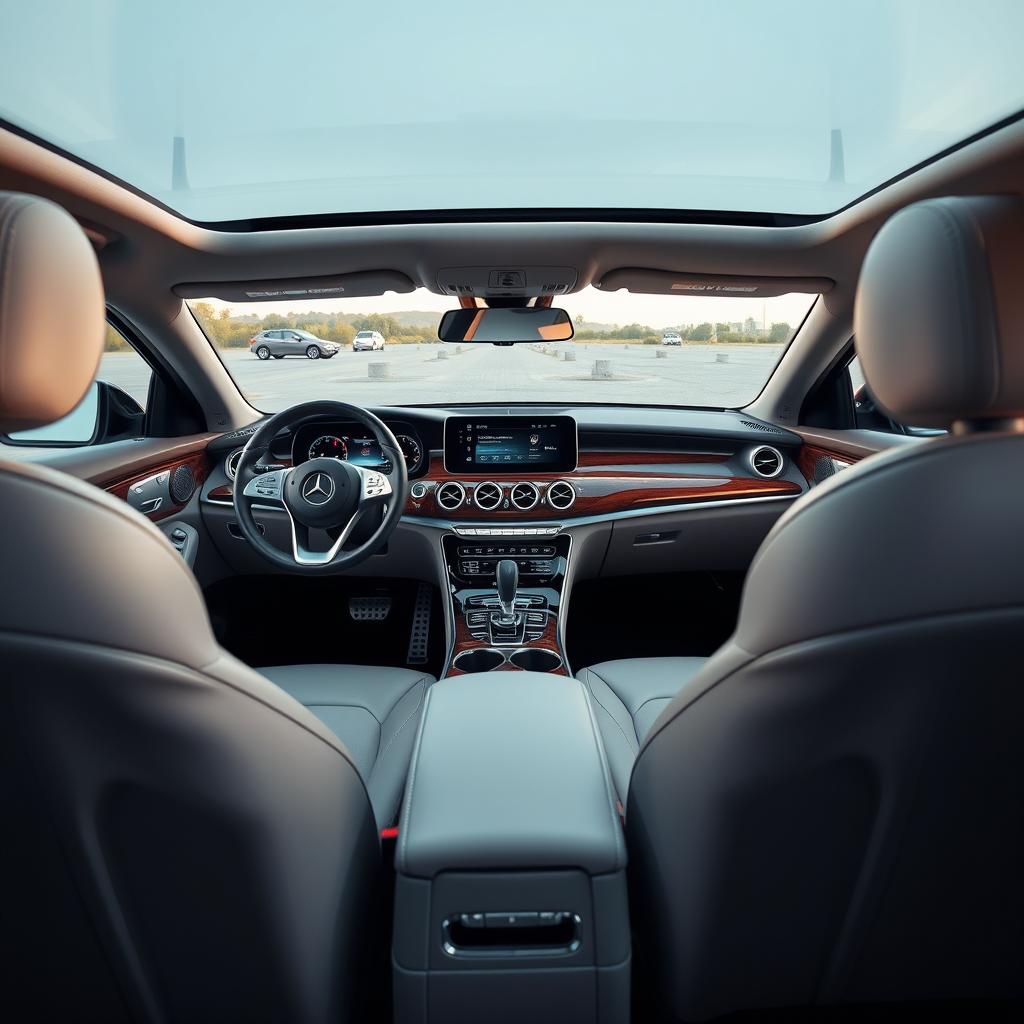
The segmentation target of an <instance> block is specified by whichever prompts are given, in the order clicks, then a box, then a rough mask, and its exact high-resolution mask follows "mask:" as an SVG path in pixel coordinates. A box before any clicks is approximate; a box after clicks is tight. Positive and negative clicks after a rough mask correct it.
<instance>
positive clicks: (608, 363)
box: [189, 288, 815, 412]
mask: <svg viewBox="0 0 1024 1024" xmlns="http://www.w3.org/2000/svg"><path fill="white" fill-rule="evenodd" d="M814 298H815V296H813V295H782V296H778V297H776V298H769V299H735V298H707V297H691V296H685V297H684V296H675V295H633V294H630V293H628V292H611V293H609V292H601V291H597V290H596V289H593V288H587V289H584V290H583V291H581V292H580V293H578V294H576V295H569V296H565V297H564V299H563V301H562V302H561V305H562V307H563V308H565V309H566V310H567V311H568V313H569V315H570V316H571V317H572V320H573V324H574V326H575V331H576V337H575V339H574V340H573V341H568V342H551V343H538V344H529V345H514V346H511V347H496V346H493V345H482V344H481V345H475V344H473V345H471V344H464V345H452V344H442V343H440V342H439V341H438V340H437V326H438V322H439V321H440V318H441V314H442V313H444V312H446V311H447V310H449V309H451V308H452V300H451V299H446V298H444V297H443V296H440V295H435V294H433V293H432V292H428V291H426V290H423V289H421V290H419V291H416V292H413V293H411V294H409V295H384V296H380V297H377V298H366V299H324V300H320V301H310V302H303V303H302V304H301V305H294V304H288V303H275V302H271V303H267V302H259V303H255V302H254V303H225V302H221V301H220V300H218V299H205V300H202V301H194V302H189V307H190V308H191V310H192V312H193V313H194V314H195V317H196V319H197V320H198V321H199V324H200V325H201V326H202V328H203V330H204V331H205V332H206V335H207V337H208V338H209V339H210V341H211V343H212V344H213V345H214V346H215V347H216V349H217V351H218V353H219V355H220V357H221V359H222V360H223V361H224V365H225V366H226V367H227V369H228V371H229V372H230V373H231V375H232V377H233V378H234V380H235V383H236V384H237V385H238V387H239V389H240V390H241V391H242V393H243V394H244V395H245V396H246V398H247V399H248V400H249V401H250V402H251V403H252V404H253V405H255V406H256V407H257V408H258V409H262V410H263V411H265V412H278V411H280V410H281V409H285V408H287V407H288V406H291V405H295V404H297V403H299V402H305V401H310V400H313V399H321V398H329V399H336V400H344V401H351V402H356V403H357V404H360V405H455V404H475V403H493V402H503V403H510V404H512V403H556V404H573V403H607V404H614V405H623V404H625V405H689V406H711V407H740V406H743V405H746V404H747V403H748V402H750V401H752V400H753V399H754V398H755V397H757V395H758V394H759V392H760V391H761V388H762V387H763V386H764V383H765V381H766V380H767V379H768V377H769V376H770V375H771V373H772V371H773V370H774V369H775V365H776V363H778V361H779V359H780V357H781V356H782V353H783V352H784V351H785V348H786V346H787V345H788V344H789V342H790V340H791V338H792V337H793V334H794V332H795V331H796V329H797V328H798V327H799V325H800V324H801V323H802V321H803V319H804V317H805V316H806V315H807V312H808V310H809V309H810V307H811V304H812V303H813V301H814ZM282 328H284V329H288V328H291V329H298V330H303V331H308V332H309V333H310V334H312V335H314V336H315V337H316V338H319V339H320V340H321V341H328V342H334V343H335V344H336V345H338V346H340V347H339V348H338V351H337V352H330V351H327V352H325V351H323V350H321V349H319V348H318V347H316V346H314V345H310V346H307V345H305V344H304V343H302V344H296V343H295V342H294V341H290V342H289V341H283V342H281V341H275V339H273V338H271V337H268V336H267V335H266V334H263V333H261V332H266V331H268V330H270V331H271V332H272V333H278V332H279V331H280V329H282ZM275 329H276V330H275ZM357 337H359V338H363V337H375V338H376V339H377V346H376V347H375V348H372V349H371V348H363V349H359V350H356V349H355V346H354V342H355V339H356V338H357ZM667 342H671V344H667Z"/></svg>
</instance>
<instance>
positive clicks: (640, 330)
mask: <svg viewBox="0 0 1024 1024" xmlns="http://www.w3.org/2000/svg"><path fill="white" fill-rule="evenodd" d="M577 320H579V318H577ZM666 330H669V328H666ZM664 333H665V331H659V330H657V329H656V328H654V327H650V326H648V325H647V324H626V326H625V327H613V328H611V329H609V330H595V329H594V328H590V327H577V328H576V332H575V337H576V340H577V341H635V342H638V343H639V344H641V345H658V344H660V343H661V338H662V335H663V334H664ZM678 334H679V336H680V337H681V338H682V339H683V341H693V342H718V343H720V344H725V345H778V344H784V343H785V342H787V341H789V339H790V338H791V337H792V335H793V328H792V327H791V326H790V325H789V324H788V323H785V322H780V323H773V324H772V326H771V328H770V329H769V330H768V331H767V332H765V333H760V334H748V333H747V332H745V331H734V330H733V329H732V325H731V324H725V323H711V322H707V323H702V324H694V325H693V326H692V327H682V328H680V329H679V331H678Z"/></svg>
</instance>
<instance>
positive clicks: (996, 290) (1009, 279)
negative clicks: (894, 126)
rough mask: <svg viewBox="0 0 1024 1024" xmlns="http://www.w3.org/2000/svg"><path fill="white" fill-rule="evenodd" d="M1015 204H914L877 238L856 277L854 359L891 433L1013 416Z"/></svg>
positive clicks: (1021, 383)
mask: <svg viewBox="0 0 1024 1024" xmlns="http://www.w3.org/2000/svg"><path fill="white" fill-rule="evenodd" d="M1022 238H1024V201H1022V200H1021V199H1020V197H1018V196H952V197H947V198H944V199H931V200H928V201H927V202H923V203H917V204H915V205H914V206H910V207H908V208H907V209H905V210H903V211H901V212H900V213H898V214H896V215H895V216H894V217H893V218H892V219H891V220H889V222H888V223H887V224H886V225H885V226H884V227H883V228H882V230H881V231H880V232H879V233H878V237H877V239H876V241H875V244H874V245H872V246H871V248H870V249H869V251H868V254H867V257H866V258H865V260H864V266H863V269H862V271H861V277H860V287H859V290H858V293H857V301H856V309H855V316H854V331H855V336H856V339H857V351H858V354H859V355H860V361H861V366H862V367H863V370H864V376H865V379H866V380H867V382H868V385H869V386H870V388H871V391H872V393H873V394H874V396H875V398H876V400H877V401H878V402H879V404H880V405H881V406H882V407H883V408H884V409H885V410H886V411H887V412H888V413H889V415H890V416H891V417H892V418H893V419H895V420H896V421H897V422H900V423H912V424H915V425H920V426H936V427H948V426H949V425H950V424H951V423H953V422H955V421H958V420H968V421H969V420H975V419H982V418H990V417H997V418H1003V419H1007V418H1012V417H1016V416H1020V415H1022V414H1024V345H1021V344H1020V338H1021V334H1020V325H1021V323H1024V288H1021V280H1022V278H1024V251H1022V246H1021V239H1022Z"/></svg>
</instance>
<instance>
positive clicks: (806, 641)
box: [627, 200, 1024, 1020]
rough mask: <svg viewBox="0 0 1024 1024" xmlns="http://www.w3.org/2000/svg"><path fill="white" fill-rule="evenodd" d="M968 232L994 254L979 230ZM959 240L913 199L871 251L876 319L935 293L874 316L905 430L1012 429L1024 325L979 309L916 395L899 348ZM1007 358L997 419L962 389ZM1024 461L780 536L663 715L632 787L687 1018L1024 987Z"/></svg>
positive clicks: (949, 470)
mask: <svg viewBox="0 0 1024 1024" xmlns="http://www.w3.org/2000/svg"><path fill="white" fill-rule="evenodd" d="M925 206H926V207H927V210H926V216H927V218H929V221H928V222H929V223H930V219H931V217H932V216H933V213H934V209H935V207H934V204H925ZM966 208H967V209H968V210H970V211H974V212H978V211H979V210H980V211H984V212H985V213H986V216H987V214H988V213H989V212H991V210H992V207H990V206H989V204H988V203H987V202H979V201H973V200H972V201H969V202H967V204H966ZM1000 208H1002V209H1005V210H1007V211H1008V213H1009V216H1010V220H1009V221H1008V223H1010V224H1011V225H1012V224H1015V223H1016V224H1019V220H1014V217H1015V214H1014V212H1013V209H1014V208H1011V207H1009V206H1004V205H1001V207H1000ZM958 223H959V222H958ZM986 230H989V229H988V228H987V229H986ZM987 237H989V235H986V238H987ZM950 238H951V239H953V240H954V241H955V240H957V239H959V242H958V243H957V244H959V245H960V246H961V252H960V256H961V258H962V259H963V261H965V262H966V263H970V262H971V261H972V260H973V259H974V258H975V256H976V251H977V250H976V243H977V238H976V237H973V236H971V237H969V238H968V237H965V236H962V235H961V234H960V233H959V229H958V230H957V231H956V232H954V233H953V234H952V235H951V236H950ZM954 241H950V239H945V240H944V241H943V243H942V244H943V245H947V246H948V245H953V244H954ZM938 244H939V243H938V241H937V239H936V238H935V236H934V235H933V234H932V232H931V230H930V229H929V228H927V227H925V228H924V229H923V230H922V221H921V220H920V218H919V216H918V214H917V212H915V211H913V210H912V211H909V212H907V213H904V214H900V215H899V216H897V217H896V218H895V219H894V222H893V223H892V224H891V225H890V226H889V227H887V228H886V229H884V230H883V231H882V232H881V233H880V234H879V236H878V238H877V240H876V241H875V243H874V245H873V247H872V250H871V252H870V254H869V257H868V264H869V266H870V267H873V268H875V269H876V270H877V268H878V267H888V268H889V274H890V275H891V277H892V278H893V280H889V279H885V280H881V281H880V280H879V278H878V277H877V275H876V273H875V271H872V272H871V273H868V274H866V275H865V277H864V278H863V279H862V283H861V287H862V289H864V291H865V294H864V295H862V297H861V300H860V308H861V309H862V310H863V309H865V308H872V306H873V303H874V300H875V298H876V296H875V295H873V294H867V292H868V290H869V289H872V288H875V287H877V288H880V289H882V290H883V291H884V292H885V293H887V294H888V293H891V292H892V290H893V289H894V288H898V287H899V284H900V277H901V274H903V272H904V270H905V272H906V275H907V279H908V280H909V281H910V282H911V283H912V284H913V287H911V288H910V289H908V290H907V292H906V294H905V295H904V301H906V302H907V303H908V304H909V305H910V306H911V307H912V310H911V309H908V310H906V311H903V312H902V313H901V314H900V315H899V318H898V324H897V327H896V329H895V330H893V329H892V325H891V324H888V323H883V322H881V321H878V320H876V319H874V318H873V317H868V318H867V319H865V318H863V317H862V318H861V323H860V331H861V333H860V335H859V336H858V345H860V346H861V348H862V350H865V351H870V352H871V353H873V354H874V355H875V356H876V358H875V361H874V362H873V363H872V367H873V371H872V372H873V373H874V375H875V376H874V377H873V378H872V379H871V384H872V386H873V387H876V388H878V389H879V390H878V392H877V393H878V394H879V395H880V396H882V395H885V396H887V398H888V403H889V407H890V408H891V409H892V410H893V411H898V412H900V413H901V414H904V415H906V414H907V413H909V412H910V410H911V409H912V410H913V411H914V413H915V415H918V416H919V415H920V414H922V413H923V414H925V415H931V416H933V417H935V420H933V421H937V420H938V418H939V415H940V412H941V414H942V415H943V416H945V417H946V418H947V419H949V420H954V421H958V422H962V423H963V424H965V425H967V424H969V423H978V419H979V416H980V415H981V414H982V413H983V412H985V411H986V410H987V413H988V415H989V416H990V417H992V418H998V419H999V420H1003V418H1004V417H1006V415H1007V414H1008V413H1010V412H1011V411H1012V410H1013V409H1014V407H1015V403H1016V398H1017V397H1018V396H1020V395H1021V393H1022V388H1024V381H1022V378H1021V376H1020V369H1019V364H1018V363H1017V362H1016V359H1017V358H1018V354H1019V352H1020V351H1021V350H1024V320H1020V321H1018V322H1017V323H1016V324H1005V325H1003V326H1002V327H1001V329H1000V330H999V331H998V332H997V333H995V334H992V333H986V332H985V331H982V332H981V333H980V334H979V333H978V332H977V329H976V327H975V325H973V324H965V323H964V322H963V319H962V317H961V318H960V319H958V320H957V323H958V324H959V327H960V329H961V330H963V331H965V332H967V334H966V335H965V337H964V338H963V342H962V344H959V345H958V344H955V343H954V342H955V339H954V338H953V337H952V335H951V334H950V329H949V328H948V327H945V326H944V327H943V328H942V329H943V331H944V332H945V342H944V343H937V342H936V343H934V344H932V343H929V345H927V346H926V347H925V348H919V349H918V351H919V352H921V353H923V354H926V355H927V358H929V359H932V360H935V361H937V362H939V363H941V366H940V367H939V368H936V367H934V366H932V367H928V368H927V369H926V370H925V371H924V372H923V374H921V375H919V376H917V377H916V378H915V380H914V381H913V383H910V382H908V381H891V380H890V376H889V375H890V374H893V373H897V372H906V373H910V372H911V368H910V367H909V366H907V367H902V368H901V364H900V363H899V362H898V360H897V359H896V357H894V356H893V357H890V355H888V354H886V355H880V353H882V350H883V348H884V346H885V345H890V346H894V347H897V346H899V345H901V344H902V343H903V340H904V336H905V334H906V330H905V329H904V328H906V329H909V325H910V324H911V323H912V315H919V316H921V318H922V319H923V320H924V322H925V323H930V322H931V321H930V317H931V315H932V313H931V310H930V309H926V308H924V306H925V305H927V303H929V302H931V301H932V299H933V298H936V297H937V294H938V292H939V291H941V290H942V289H943V288H947V287H952V285H951V283H950V282H949V281H948V280H947V278H946V276H945V271H946V270H947V269H948V265H949V264H950V263H951V262H955V260H953V257H952V256H949V255H948V254H947V257H943V258H941V259H938V260H937V261H936V257H935V254H933V253H931V252H929V251H927V248H928V247H929V246H932V245H938ZM1018 245H1019V246H1020V245H1024V233H1022V234H1019V235H1018ZM922 246H924V247H925V249H924V250H922V249H921V247H922ZM993 251H994V250H989V256H990V258H991V257H992V253H993ZM1000 251H1004V250H1000ZM922 266H923V267H931V268H932V270H931V272H930V273H931V274H932V275H933V277H932V282H931V285H930V286H928V280H927V279H926V277H925V276H923V273H924V272H923V271H922V270H921V267H922ZM977 269H978V267H977V265H975V266H974V270H977ZM993 269H996V270H997V274H998V273H999V272H1001V268H993ZM894 281H895V283H894ZM961 283H962V282H961ZM972 287H973V286H972ZM883 298H885V296H883ZM934 326H935V329H936V330H937V329H938V325H937V324H936V325H934ZM882 331H884V337H882V336H879V333H878V332H882ZM921 344H922V345H923V344H924V343H923V342H922V343H921ZM993 345H996V346H997V347H996V348H994V347H993ZM1010 349H1013V351H1012V352H1011V351H1010ZM993 354H995V355H996V356H997V359H996V362H998V364H999V366H1000V367H1001V368H1002V369H1001V371H1000V375H998V376H996V377H990V378H989V383H990V384H992V383H993V382H995V383H994V390H992V391H991V394H992V395H994V397H993V398H991V400H989V401H988V402H987V404H986V403H985V402H982V401H981V400H980V398H979V395H981V394H982V391H981V390H978V387H976V385H975V384H971V383H967V384H964V385H963V386H962V387H961V386H960V385H958V384H956V383H955V381H956V379H957V375H958V374H960V375H962V376H963V377H965V378H967V379H968V380H969V379H972V378H973V376H974V374H975V372H976V371H975V370H974V368H967V367H965V365H964V363H965V361H967V360H971V361H974V360H980V361H982V362H986V361H989V362H990V361H991V360H992V357H993ZM1006 369H1012V372H1013V373H1014V374H1015V376H1014V378H1013V380H1007V379H1005V378H1003V377H1002V376H1001V374H1002V372H1003V371H1005V370H1006ZM879 374H881V375H882V376H879ZM882 377H884V382H883V380H882ZM922 382H923V383H922ZM886 385H888V386H889V389H888V390H887V389H886ZM929 388H931V389H934V391H933V392H932V397H929V392H928V390H927V389H929ZM986 388H988V385H986ZM979 425H980V424H979ZM1000 425H1001V424H1000V423H994V424H990V426H992V427H996V428H998V426H1000ZM1022 466H1024V435H1022V434H1020V433H1014V432H1010V431H1000V430H998V429H989V430H987V431H985V432H978V433H973V434H969V435H965V436H950V437H945V438H938V439H935V440H932V441H929V442H927V443H924V444H922V445H920V446H916V447H913V448H911V449H900V450H899V451H893V452H891V453H888V454H885V455H881V456H875V457H873V458H871V459H868V460H865V461H863V462H861V463H860V464H859V465H857V466H856V467H854V468H852V469H849V470H847V471H845V472H844V473H842V474H841V475H839V476H836V477H833V478H832V479H831V480H829V481H827V482H826V483H824V484H822V485H821V486H819V487H817V488H815V489H814V490H813V491H812V492H810V494H809V495H807V496H805V497H804V498H802V499H800V500H799V501H798V502H797V503H795V504H794V506H793V507H792V508H791V509H790V510H789V512H787V513H786V514H785V515H784V516H783V517H782V518H781V519H780V520H779V522H778V523H777V525H776V527H775V528H774V529H773V530H772V532H771V533H770V534H769V536H768V537H767V539H766V540H765V542H764V544H763V545H762V547H761V550H760V551H759V553H758V555H757V557H756V558H755V560H754V562H753V564H752V566H751V568H750V572H749V576H748V579H747V582H746V586H745V589H744V594H743V600H742V605H741V609H740V615H739V621H738V625H737V629H736V632H735V634H734V635H733V637H732V638H731V640H730V641H729V642H728V643H727V644H726V645H725V646H724V647H723V648H722V649H721V650H720V651H718V652H717V653H716V654H715V655H714V656H713V657H712V658H711V659H710V660H709V661H708V662H707V663H706V664H705V666H704V667H703V668H702V669H701V670H700V671H699V672H697V673H696V674H695V675H694V676H693V677H692V678H691V679H690V680H689V681H688V682H687V684H686V685H685V686H684V687H683V688H682V689H681V690H680V691H679V693H678V694H677V695H676V696H675V697H674V698H673V700H672V701H671V702H670V703H669V705H668V706H667V707H666V708H665V709H664V710H663V712H662V713H661V715H660V716H659V718H658V720H657V721H656V722H655V723H654V725H653V727H652V728H651V729H650V731H649V732H648V734H647V736H646V738H645V739H644V740H643V742H642V743H641V747H640V751H639V754H638V755H637V759H636V763H635V766H634V770H633V776H632V780H631V784H630V791H629V801H628V805H627V840H628V843H629V848H630V859H631V865H632V870H633V872H634V874H633V894H634V896H635V901H634V904H633V913H634V920H635V922H636V923H637V928H636V934H637V936H638V942H640V943H642V944H643V946H642V948H640V947H638V949H637V957H636V960H637V962H638V963H640V964H644V965H647V966H648V967H649V969H650V971H651V978H650V979H648V981H649V982H650V983H651V985H650V987H651V989H652V990H653V991H656V992H657V993H658V994H659V997H660V1001H661V1003H662V1006H663V1008H664V1009H665V1010H667V1012H668V1015H669V1016H671V1017H673V1018H678V1019H682V1020H703V1019H707V1018H711V1017H715V1016H718V1015H722V1014H726V1013H731V1012H734V1011H740V1010H743V1009H748V1008H763V1007H770V1006H797V1005H806V1004H815V1003H824V1004H831V1003H861V1002H882V1003H896V1002H902V1001H905V1000H914V999H930V1000H945V999H984V998H989V999H1000V998H1008V997H1016V998H1020V997H1021V996H1024V932H1022V930H1021V926H1020V922H1021V920H1022V919H1024V873H1022V872H1021V870H1020V865H1021V863H1024V828H1022V827H1021V807H1022V806H1024V747H1022V745H1021V743H1020V736H1021V734H1022V728H1024V688H1022V687H1021V685H1020V683H1021V679H1020V668H1019V666H1020V655H1019V646H1020V636H1021V635H1022V629H1024V572H1022V571H1021V570H1022V560H1021V557H1020V552H1021V528H1020V510H1021V508H1022V507H1024V473H1022V472H1020V471H1018V470H1019V467H1022Z"/></svg>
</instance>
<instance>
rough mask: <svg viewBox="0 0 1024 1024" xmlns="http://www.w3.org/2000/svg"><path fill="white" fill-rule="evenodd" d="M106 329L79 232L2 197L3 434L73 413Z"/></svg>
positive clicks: (54, 209)
mask: <svg viewBox="0 0 1024 1024" xmlns="http://www.w3.org/2000/svg"><path fill="white" fill-rule="evenodd" d="M104 329H105V328H104V310H103V284H102V282H101V280H100V271H99V266H98V265H97V263H96V256H95V254H94V253H93V251H92V246H91V245H90V244H89V240H88V239H87V238H86V237H85V235H84V234H83V232H82V229H81V228H80V227H79V226H78V225H77V224H76V223H75V221H74V220H73V219H72V218H71V217H70V216H69V215H68V214H67V213H65V211H64V210H62V209H61V208H60V207H59V206H57V205H55V204H54V203H51V202H48V201H47V200H44V199H38V198H36V197H35V196H25V195H20V194H17V193H12V192H0V431H3V432H4V433H9V432H11V431H14V430H24V429H27V428H28V427H37V426H42V425H43V424H46V423H51V422H53V421H54V420H58V419H60V418H61V417H62V416H65V415H67V414H68V413H69V412H71V410H72V409H74V407H75V406H76V405H78V403H79V402H80V401H81V400H82V398H83V396H84V395H85V393H86V391H87V390H88V389H89V385H90V384H92V380H93V376H94V375H95V373H96V367H97V366H98V365H99V361H100V354H101V352H102V351H103V333H104Z"/></svg>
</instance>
